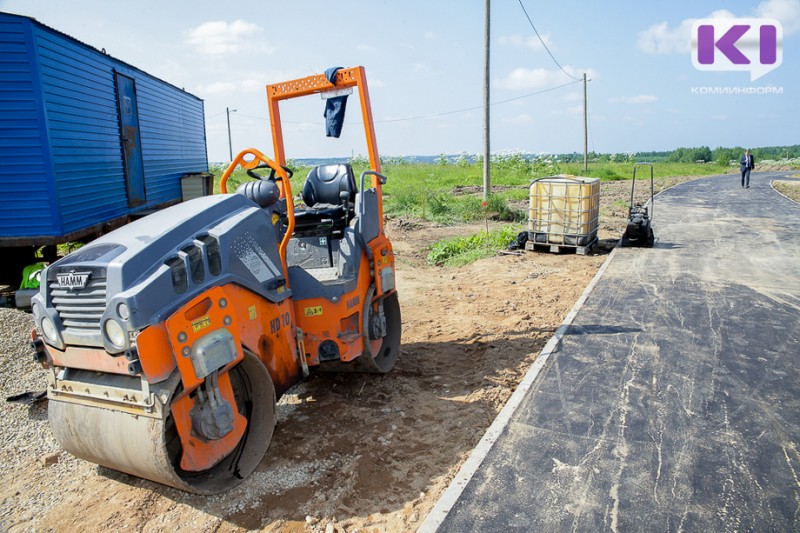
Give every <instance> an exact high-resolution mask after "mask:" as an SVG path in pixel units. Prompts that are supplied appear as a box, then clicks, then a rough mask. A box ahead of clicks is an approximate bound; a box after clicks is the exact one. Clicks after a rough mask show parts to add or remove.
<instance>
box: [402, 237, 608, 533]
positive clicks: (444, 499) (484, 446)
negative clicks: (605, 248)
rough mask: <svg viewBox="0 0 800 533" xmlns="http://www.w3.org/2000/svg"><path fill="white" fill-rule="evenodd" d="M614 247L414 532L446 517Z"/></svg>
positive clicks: (430, 532) (425, 531)
mask: <svg viewBox="0 0 800 533" xmlns="http://www.w3.org/2000/svg"><path fill="white" fill-rule="evenodd" d="M618 249H619V244H617V246H616V247H615V248H614V249H613V250H612V251H611V253H610V254H608V257H607V258H606V260H605V261H604V262H603V264H602V265H601V266H600V269H599V270H598V271H597V273H596V274H595V275H594V277H593V278H592V280H591V281H590V282H589V284H588V285H587V286H586V289H584V291H583V293H582V294H581V296H580V298H578V301H577V302H575V305H574V306H573V307H572V309H571V310H570V312H569V313H567V316H566V317H565V318H564V321H563V322H562V323H561V325H560V326H559V327H558V329H557V330H556V332H555V334H553V336H552V337H551V338H550V340H549V341H547V344H546V345H545V347H544V348H543V349H542V351H541V352H540V353H539V357H537V358H536V361H534V363H533V364H532V365H531V367H530V369H528V372H527V373H526V374H525V377H524V378H522V381H521V382H520V384H519V385H518V386H517V389H516V390H515V391H514V393H513V394H512V395H511V398H509V399H508V402H506V404H505V406H503V409H502V410H501V411H500V413H499V414H498V415H497V418H495V419H494V422H492V425H491V426H489V429H487V430H486V433H484V435H483V438H481V440H480V442H479V443H478V445H477V446H476V447H475V449H474V450H472V453H471V454H470V456H469V458H468V459H467V460H466V462H464V464H463V465H461V469H460V470H459V471H458V473H457V474H456V476H455V477H454V478H453V481H451V482H450V485H449V486H448V487H447V489H446V490H445V492H444V494H442V496H441V498H439V501H438V502H436V505H435V506H434V507H433V509H431V512H430V513H428V516H426V517H425V520H424V521H423V522H422V525H421V526H420V527H419V529H417V533H434V532H435V531H436V530H438V529H439V526H441V525H442V522H444V520H445V518H447V515H448V514H449V513H450V511H451V509H452V508H453V506H454V505H455V504H456V502H457V501H458V498H459V497H460V496H461V493H462V492H463V491H464V488H466V486H467V484H468V483H469V482H470V480H471V479H472V476H474V475H475V472H477V471H478V468H480V466H481V464H482V463H483V461H484V459H485V458H486V456H487V455H488V454H489V451H490V450H491V449H492V447H493V446H494V443H495V442H496V441H497V439H498V437H499V436H500V435H501V434H502V433H503V430H504V429H505V428H506V426H507V425H508V423H509V421H510V420H511V417H512V416H513V415H514V413H515V412H516V410H517V408H518V407H519V406H520V404H521V403H522V400H523V399H524V398H525V395H526V394H527V393H528V390H530V388H531V386H533V384H534V382H535V381H536V378H537V377H538V376H539V374H540V373H541V372H542V370H543V369H544V368H545V366H546V365H547V363H548V361H549V360H550V355H551V354H553V353H554V352H556V351H557V350H558V348H559V346H560V344H561V339H562V338H563V337H564V335H565V334H566V332H567V329H568V328H569V326H570V325H571V324H572V321H573V320H575V317H576V316H577V314H578V311H580V309H581V308H582V307H583V305H584V303H586V300H587V298H588V297H589V294H590V293H591V292H592V290H593V289H594V287H595V285H596V284H597V282H598V281H599V280H600V278H601V277H602V276H603V274H604V273H605V271H606V268H607V267H608V265H609V264H610V263H611V261H612V260H613V258H614V256H615V255H616V254H617V250H618Z"/></svg>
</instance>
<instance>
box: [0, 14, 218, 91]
mask: <svg viewBox="0 0 800 533" xmlns="http://www.w3.org/2000/svg"><path fill="white" fill-rule="evenodd" d="M0 16H9V17H17V18H21V19H28V20H29V21H31V22H32V23H33V24H36V25H37V26H39V27H40V28H43V29H45V30H47V31H49V32H51V33H55V34H58V35H61V36H62V37H64V38H66V39H69V40H70V41H73V42H75V43H77V44H79V45H81V46H83V47H85V48H88V49H90V50H93V51H95V52H97V53H99V54H103V55H104V56H106V57H109V58H111V59H113V60H114V61H117V62H119V63H122V64H123V65H125V66H127V67H129V68H131V69H133V70H137V71H139V72H141V73H142V74H145V75H147V76H150V77H151V78H153V79H156V80H158V81H160V82H162V83H164V84H166V85H169V86H170V87H173V88H174V89H177V90H178V91H181V92H183V93H185V94H186V95H188V96H191V97H192V98H195V99H196V100H199V101H201V102H202V101H204V100H203V99H202V98H200V97H199V96H196V95H194V94H192V93H190V92H189V91H187V90H186V89H184V88H183V87H178V86H177V85H173V84H172V83H170V82H168V81H165V80H164V79H162V78H159V77H158V76H154V75H152V74H150V73H149V72H145V71H144V70H142V69H140V68H139V67H137V66H135V65H132V64H130V63H128V62H127V61H123V60H121V59H119V58H117V57H114V56H112V55H111V54H109V53H108V52H106V49H105V48H102V49H98V48H95V47H94V46H92V45H90V44H86V43H85V42H83V41H81V40H79V39H76V38H75V37H72V36H71V35H67V34H66V33H64V32H62V31H59V30H57V29H55V28H53V27H51V26H48V25H47V24H43V23H41V22H39V21H38V20H36V19H35V18H33V17H29V16H27V15H19V14H17V13H8V12H6V11H0Z"/></svg>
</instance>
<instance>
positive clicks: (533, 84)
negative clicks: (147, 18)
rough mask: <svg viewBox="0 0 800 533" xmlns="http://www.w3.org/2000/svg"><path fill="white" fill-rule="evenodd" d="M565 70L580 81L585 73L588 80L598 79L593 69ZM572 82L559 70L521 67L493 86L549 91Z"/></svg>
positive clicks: (574, 68) (567, 68)
mask: <svg viewBox="0 0 800 533" xmlns="http://www.w3.org/2000/svg"><path fill="white" fill-rule="evenodd" d="M564 70H565V71H566V72H567V73H569V75H570V76H573V77H574V78H578V79H580V78H581V77H582V76H583V73H584V72H585V73H586V76H587V77H588V78H593V79H596V78H597V76H598V74H597V71H596V70H594V69H591V68H589V69H580V68H577V67H571V66H569V65H567V66H565V67H564ZM570 81H572V80H571V79H570V77H569V76H567V75H566V74H564V72H562V71H560V70H558V69H554V70H547V69H544V68H534V69H528V68H524V67H519V68H515V69H514V70H512V71H511V72H510V73H509V74H508V76H506V77H505V78H502V79H499V80H495V81H494V83H493V85H494V86H495V87H497V88H499V89H508V90H511V91H520V90H531V89H532V90H537V89H549V88H552V87H556V86H558V85H563V84H565V83H568V82H570Z"/></svg>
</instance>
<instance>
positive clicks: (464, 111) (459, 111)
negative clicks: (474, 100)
mask: <svg viewBox="0 0 800 533" xmlns="http://www.w3.org/2000/svg"><path fill="white" fill-rule="evenodd" d="M580 81H581V80H575V81H570V82H567V83H564V84H563V85H557V86H555V87H548V88H547V89H542V90H541V91H536V92H534V93H529V94H523V95H522V96H515V97H514V98H509V99H507V100H500V101H499V102H492V103H491V104H490V105H493V106H495V105H500V104H507V103H508V102H513V101H514V100H522V99H523V98H530V97H531V96H537V95H539V94H543V93H546V92H550V91H555V90H557V89H562V88H564V87H566V86H568V85H572V84H574V83H578V82H580ZM476 109H483V106H482V105H479V106H474V107H465V108H463V109H455V110H453V111H445V112H442V113H433V114H430V115H418V116H414V117H403V118H391V119H386V120H378V121H376V122H378V123H386V122H403V121H406V120H419V119H423V118H437V117H444V116H447V115H455V114H457V113H466V112H467V111H475V110H476Z"/></svg>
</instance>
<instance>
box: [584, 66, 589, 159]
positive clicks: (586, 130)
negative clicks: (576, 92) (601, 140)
mask: <svg viewBox="0 0 800 533" xmlns="http://www.w3.org/2000/svg"><path fill="white" fill-rule="evenodd" d="M586 115H587V113H586V73H585V72H584V73H583V172H584V173H587V172H588V171H589V128H588V126H587V120H586Z"/></svg>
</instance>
